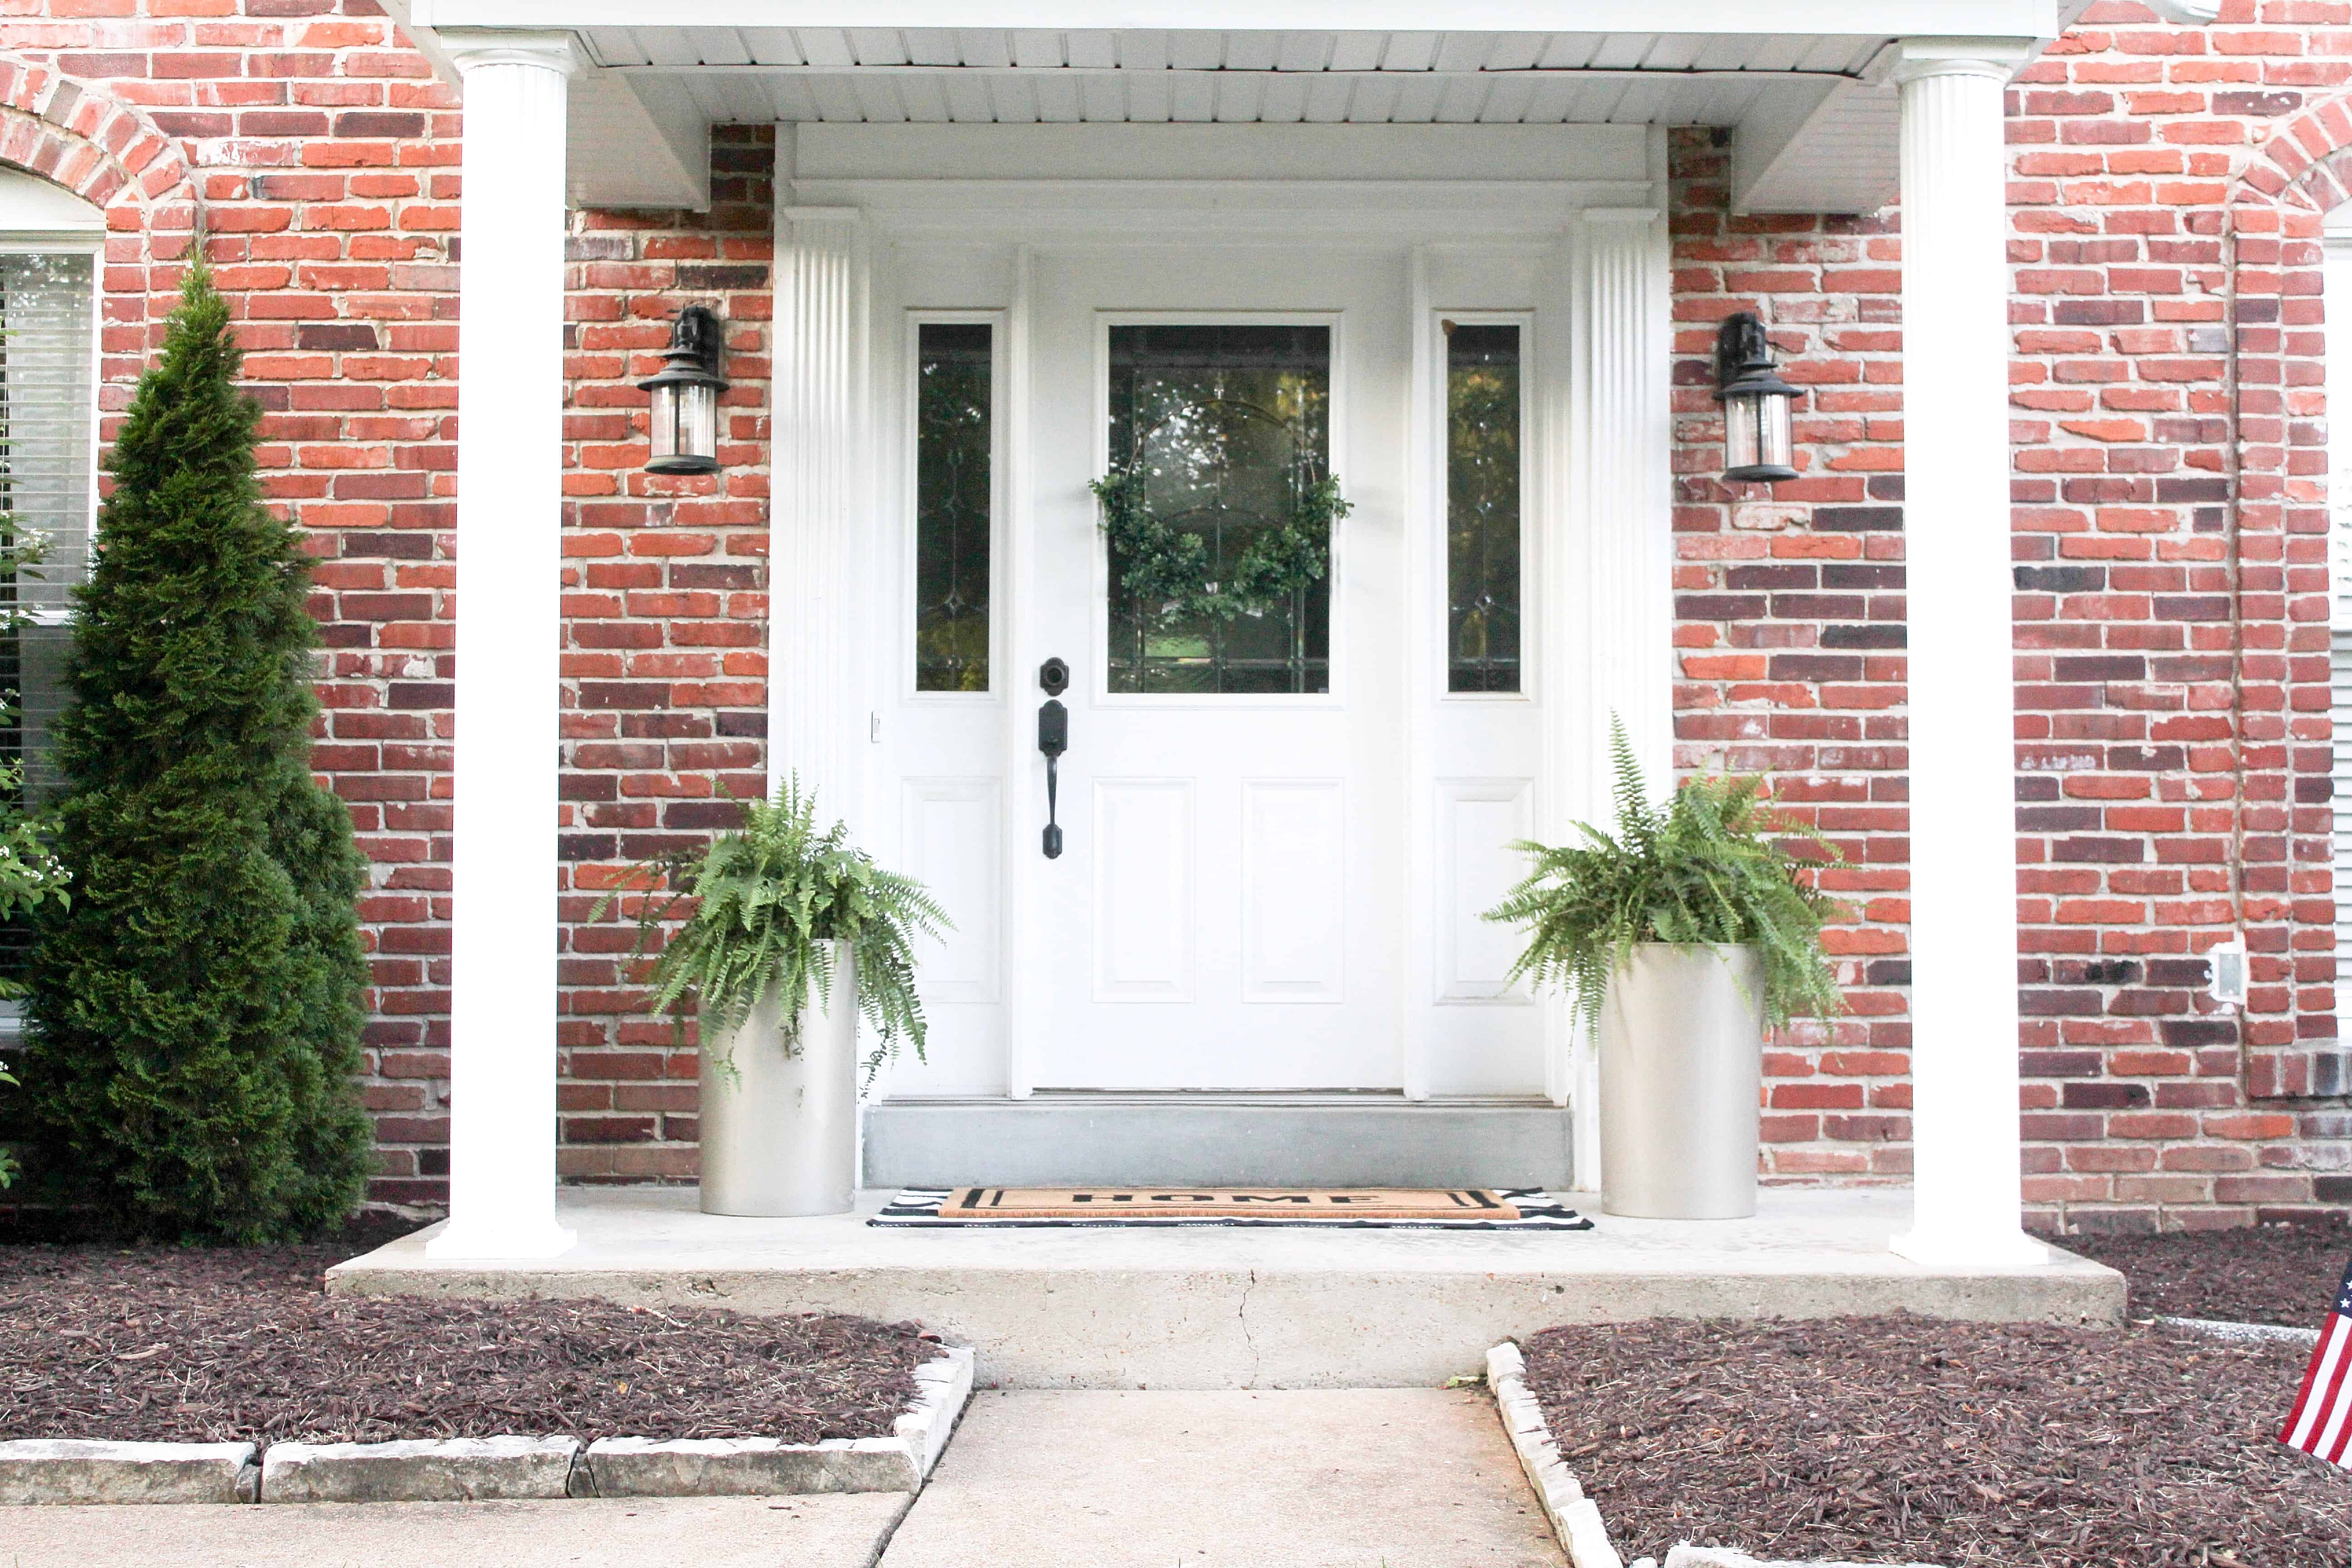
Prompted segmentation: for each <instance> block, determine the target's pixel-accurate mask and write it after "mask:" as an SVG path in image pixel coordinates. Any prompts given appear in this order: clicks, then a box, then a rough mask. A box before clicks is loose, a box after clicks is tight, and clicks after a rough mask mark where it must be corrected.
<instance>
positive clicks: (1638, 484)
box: [1567, 207, 1675, 820]
mask: <svg viewBox="0 0 2352 1568" xmlns="http://www.w3.org/2000/svg"><path fill="white" fill-rule="evenodd" d="M1583 248H1584V288H1585V291H1586V307H1585V310H1584V318H1585V320H1584V334H1583V335H1584V355H1583V363H1582V365H1581V366H1580V369H1581V372H1582V375H1581V378H1580V379H1581V380H1582V383H1583V385H1582V388H1581V390H1582V393H1583V396H1582V398H1581V400H1580V403H1579V405H1578V407H1579V411H1580V415H1581V418H1582V425H1583V428H1582V429H1581V430H1580V432H1579V440H1578V443H1577V447H1578V449H1577V459H1576V468H1575V471H1574V473H1573V475H1572V478H1571V482H1572V483H1574V484H1576V485H1577V486H1578V487H1579V488H1580V489H1581V491H1582V495H1581V497H1580V500H1581V502H1582V504H1581V507H1580V510H1581V511H1582V512H1583V513H1584V522H1585V527H1584V550H1583V552H1582V557H1583V558H1582V560H1581V562H1580V563H1577V564H1578V565H1579V566H1580V569H1581V572H1582V574H1583V578H1584V583H1583V586H1582V589H1581V591H1580V593H1579V594H1578V595H1577V599H1580V600H1582V601H1583V602H1584V604H1585V605H1586V606H1587V608H1588V609H1589V611H1590V613H1589V614H1588V615H1587V616H1585V618H1584V623H1585V627H1586V641H1585V646H1584V647H1583V648H1582V649H1581V652H1582V655H1583V660H1584V662H1583V666H1582V668H1583V670H1584V671H1585V672H1586V673H1585V674H1584V676H1583V679H1581V681H1580V684H1581V685H1583V686H1584V687H1585V688H1586V689H1588V690H1589V692H1590V694H1591V695H1590V698H1589V701H1590V704H1591V706H1590V708H1589V710H1587V713H1586V715H1585V717H1584V721H1583V722H1582V723H1581V724H1580V725H1579V726H1578V729H1579V731H1580V741H1581V743H1582V746H1583V748H1584V755H1583V757H1582V759H1581V766H1580V769H1579V770H1578V771H1579V772H1580V773H1581V774H1582V775H1583V784H1584V790H1585V795H1586V798H1587V801H1588V806H1587V809H1588V810H1591V811H1594V812H1601V813H1604V814H1605V813H1606V812H1607V811H1608V810H1609V785H1610V781H1611V778H1612V773H1611V768H1610V763H1609V724H1610V720H1611V719H1612V716H1613V717H1614V718H1615V719H1616V720H1617V721H1619V722H1621V723H1622V724H1623V725H1624V726H1625V736H1626V739H1627V740H1628V741H1629V742H1632V744H1633V754H1634V755H1635V756H1636V757H1638V758H1639V759H1641V763H1642V767H1643V772H1644V773H1647V774H1648V775H1649V782H1650V790H1651V793H1652V794H1653V795H1657V796H1664V795H1670V794H1672V793H1673V790H1674V776H1675V775H1674V755H1675V725H1674V705H1675V692H1674V668H1675V667H1674V628H1675V615H1674V566H1675V556H1674V425H1673V402H1672V397H1673V389H1672V387H1671V385H1670V377H1671V375H1672V372H1673V360H1674V341H1673V336H1672V331H1671V324H1670V321H1669V314H1668V311H1669V297H1670V292H1671V289H1670V279H1669V274H1668V268H1667V246H1666V219H1665V214H1664V212H1663V211H1661V210H1659V209H1657V208H1655V207H1599V208H1589V209H1587V210H1586V212H1585V214H1584V246H1583ZM1567 602H1570V603H1573V602H1575V601H1573V600H1571V601H1567ZM1596 820H1597V819H1596Z"/></svg>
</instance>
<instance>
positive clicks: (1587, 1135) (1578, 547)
mask: <svg viewBox="0 0 2352 1568" xmlns="http://www.w3.org/2000/svg"><path fill="white" fill-rule="evenodd" d="M1654 163H1655V174H1656V175H1657V177H1658V179H1659V182H1660V187H1659V188H1660V189H1661V190H1663V188H1664V172H1665V171H1664V142H1663V141H1662V140H1661V141H1659V142H1654ZM1566 259H1568V260H1569V261H1570V268H1569V272H1570V276H1569V277H1568V278H1567V279H1565V281H1566V283H1567V285H1568V287H1569V289H1570V295H1571V298H1572V300H1574V310H1573V311H1572V313H1571V317H1570V320H1571V323H1572V324H1571V326H1570V341H1569V342H1568V345H1567V347H1568V351H1569V355H1570V363H1569V371H1570V374H1569V383H1570V395H1569V396H1567V397H1565V398H1549V399H1546V400H1544V401H1543V402H1541V403H1539V404H1538V417H1539V418H1541V419H1543V420H1544V421H1545V426H1544V428H1545V432H1546V437H1547V444H1546V450H1547V451H1562V450H1564V451H1565V453H1566V454H1567V461H1566V462H1564V463H1552V464H1549V466H1548V468H1547V469H1546V470H1545V472H1546V473H1547V475H1548V476H1556V478H1547V479H1546V481H1545V482H1546V484H1547V486H1548V488H1549V486H1550V485H1553V484H1559V485H1560V486H1562V487H1563V488H1564V490H1565V500H1566V502H1567V505H1566V508H1565V510H1566V513H1567V524H1568V526H1567V529H1566V531H1565V534H1564V536H1563V537H1561V538H1560V539H1559V541H1558V542H1559V545H1560V546H1561V547H1560V548H1552V547H1551V546H1550V545H1549V543H1548V544H1547V547H1546V548H1545V550H1544V551H1543V552H1542V554H1541V555H1540V556H1539V558H1538V559H1539V560H1540V561H1541V562H1542V563H1543V567H1542V570H1543V571H1544V574H1545V584H1544V585H1545V590H1546V592H1545V596H1544V597H1543V599H1542V600H1540V601H1539V602H1541V603H1545V604H1549V605H1552V606H1554V608H1553V609H1552V610H1550V611H1549V612H1548V613H1547V616H1546V622H1545V626H1544V627H1543V629H1542V630H1541V632H1540V633H1539V634H1538V645H1537V646H1538V650H1539V657H1541V658H1543V660H1544V665H1543V677H1544V678H1543V681H1542V689H1543V691H1544V693H1545V695H1544V699H1543V700H1544V707H1545V720H1544V777H1545V781H1546V787H1545V789H1544V791H1543V793H1542V795H1541V796H1540V802H1541V805H1540V820H1539V822H1538V837H1541V838H1542V839H1544V840H1545V841H1546V842H1548V843H1553V844H1559V843H1566V842H1569V841H1570V840H1572V839H1573V838H1574V837H1576V829H1575V827H1574V826H1573V825H1574V823H1575V822H1576V821H1577V820H1578V819H1580V818H1581V819H1584V820H1589V821H1592V822H1605V821H1607V820H1608V819H1609V810H1610V806H1609V792H1610V784H1611V777H1612V775H1611V772H1610V765H1609V727H1610V722H1611V721H1612V719H1613V720H1615V721H1618V722H1621V723H1622V724H1623V725H1624V727H1625V734H1626V738H1627V739H1628V740H1629V741H1630V742H1632V744H1633V752H1634V754H1635V755H1636V756H1637V757H1639V758H1640V759H1641V762H1642V766H1643V770H1644V771H1645V772H1646V773H1648V775H1649V781H1650V787H1651V790H1652V792H1653V793H1654V794H1655V795H1661V796H1663V795H1667V794H1670V793H1671V792H1672V791H1673V789H1674V740H1675V731H1674V656H1675V655H1674V510H1673V509H1674V491H1673V483H1674V431H1673V424H1672V420H1673V404H1672V397H1673V387H1672V384H1671V377H1672V374H1673V369H1674V341H1673V324H1672V321H1671V318H1670V314H1669V310H1670V305H1671V298H1672V287H1671V279H1670V274H1669V269H1668V251H1667V240H1666V217H1665V213H1664V209H1663V208H1660V207H1652V206H1642V207H1588V208H1586V209H1585V210H1584V211H1583V212H1582V213H1581V214H1580V216H1579V218H1578V223H1577V227H1576V230H1575V234H1574V237H1573V243H1572V246H1571V247H1570V254H1569V257H1568V258H1566ZM1555 320H1557V317H1555ZM1542 1005H1544V1006H1545V1008H1546V1009H1547V1013H1546V1016H1545V1024H1544V1034H1545V1039H1546V1042H1547V1050H1546V1052H1545V1056H1546V1063H1547V1074H1546V1076H1547V1078H1548V1079H1549V1084H1548V1087H1549V1089H1550V1092H1551V1094H1552V1097H1553V1099H1554V1100H1565V1101H1566V1102H1567V1103H1568V1104H1569V1105H1570V1107H1571V1108H1572V1109H1573V1110H1574V1114H1575V1119H1576V1121H1575V1137H1574V1140H1573V1145H1572V1146H1573V1148H1574V1150H1575V1152H1576V1183H1577V1185H1578V1186H1580V1187H1590V1188H1598V1187H1599V1186H1600V1184H1601V1122H1600V1094H1601V1075H1600V1064H1599V1058H1598V1056H1597V1055H1596V1053H1595V1042H1594V1041H1592V1040H1591V1039H1590V1038H1587V1037H1585V1036H1584V1034H1583V1031H1582V1030H1580V1028H1579V1027H1578V1026H1577V1024H1576V1017H1575V1012H1574V1010H1573V1009H1572V1008H1571V1007H1570V1006H1569V1005H1568V1004H1567V1002H1566V1001H1565V999H1563V998H1559V997H1548V998H1546V999H1545V1000H1544V1002H1543V1004H1542Z"/></svg>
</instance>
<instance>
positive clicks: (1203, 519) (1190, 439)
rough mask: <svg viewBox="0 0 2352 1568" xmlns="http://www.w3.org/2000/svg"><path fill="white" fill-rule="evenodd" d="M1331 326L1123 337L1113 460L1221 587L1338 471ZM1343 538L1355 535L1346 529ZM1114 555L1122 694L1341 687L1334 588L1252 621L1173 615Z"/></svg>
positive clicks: (1112, 675)
mask: <svg viewBox="0 0 2352 1568" xmlns="http://www.w3.org/2000/svg"><path fill="white" fill-rule="evenodd" d="M1330 427H1331V329H1330V328H1329V327H1328V326H1272V325H1258V324H1241V323H1220V324H1205V323H1202V324H1173V325H1170V324H1155V325H1117V326H1113V327H1112V328H1111V329H1110V464H1111V468H1112V470H1113V471H1114V472H1125V473H1129V474H1134V475H1138V476H1139V477H1140V478H1141V479H1142V481H1143V500H1144V505H1145V506H1146V507H1147V508H1148V509H1149V510H1150V514H1151V515H1152V517H1153V518H1155V519H1156V520H1158V521H1160V522H1163V523H1165V524H1166V525H1167V526H1169V527H1170V528H1171V529H1174V530H1177V531H1181V532H1183V533H1188V534H1192V535H1196V536H1198V537H1199V538H1200V539H1201V541H1202V543H1203V544H1204V545H1205V546H1206V551H1207V560H1208V567H1207V573H1208V580H1209V581H1212V582H1214V581H1216V580H1218V578H1219V574H1223V573H1229V572H1230V571H1231V570H1232V569H1233V567H1234V563H1237V562H1239V561H1240V560H1241V558H1242V555H1243V553H1244V552H1245V551H1247V550H1248V549H1249V547H1250V545H1251V543H1252V542H1255V540H1257V539H1258V538H1260V537H1261V536H1263V535H1265V534H1266V533H1267V532H1268V531H1276V530H1279V529H1282V528H1284V527H1286V526H1287V525H1288V524H1289V523H1290V522H1291V521H1292V517H1293V514H1294V511H1295V509H1296V508H1297V504H1298V500H1299V498H1300V497H1301V496H1302V495H1303V494H1304V493H1305V492H1306V490H1307V487H1309V486H1311V485H1313V484H1314V483H1316V482H1317V481H1318V480H1319V479H1321V478H1322V477H1323V476H1324V475H1325V474H1326V473H1328V471H1329V468H1330V445H1331V428H1330ZM1341 526H1345V525H1344V524H1343V525H1341ZM1134 564H1135V563H1133V562H1131V561H1130V560H1129V559H1127V558H1126V552H1122V551H1120V550H1118V549H1116V548H1114V549H1113V550H1112V551H1111V559H1110V588H1109V594H1110V606H1109V608H1110V614H1109V617H1108V619H1109V627H1110V630H1109V647H1108V650H1107V668H1108V682H1109V689H1111V690H1112V691H1113V692H1120V693H1194V694H1215V695H1278V694H1283V693H1297V694H1304V693H1319V692H1328V691H1329V690H1330V689H1331V577H1330V574H1329V573H1328V571H1327V572H1325V573H1324V574H1323V575H1322V576H1321V577H1320V578H1318V579H1317V580H1316V581H1315V582H1313V583H1312V584H1308V585H1307V586H1306V587H1304V588H1300V589H1297V590H1295V591H1294V592H1292V593H1291V595H1289V600H1288V603H1287V604H1284V605H1276V606H1272V607H1268V608H1265V609H1262V610H1260V611H1259V612H1258V613H1255V614H1248V613H1244V614H1239V615H1234V616H1222V615H1216V614H1202V615H1173V616H1171V615H1170V614H1169V613H1167V609H1166V601H1165V600H1164V599H1161V600H1152V599H1150V597H1149V596H1147V595H1139V594H1137V593H1135V592H1131V591H1130V590H1129V588H1128V587H1127V585H1126V579H1127V577H1128V576H1129V573H1130V569H1131V568H1132V567H1133V565H1134Z"/></svg>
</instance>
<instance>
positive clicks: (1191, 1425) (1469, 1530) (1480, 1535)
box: [881, 1388, 1565, 1568]
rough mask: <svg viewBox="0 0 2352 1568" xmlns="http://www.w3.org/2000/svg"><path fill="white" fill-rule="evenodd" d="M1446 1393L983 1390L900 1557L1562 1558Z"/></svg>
mask: <svg viewBox="0 0 2352 1568" xmlns="http://www.w3.org/2000/svg"><path fill="white" fill-rule="evenodd" d="M1564 1562H1565V1559H1564V1558H1563V1557H1562V1556H1561V1555H1560V1552H1559V1547H1558V1546H1557V1545H1555V1544H1554V1543H1553V1542H1552V1538H1551V1533H1550V1531H1549V1529H1548V1528H1547V1527H1546V1526H1545V1523H1544V1520H1543V1515H1542V1514H1541V1513H1540V1512H1539V1511H1538V1510H1537V1507H1536V1502H1535V1499H1534V1497H1533V1496H1532V1495H1531V1494H1530V1493H1529V1491H1528V1485H1527V1480H1526V1479H1525V1478H1524V1477H1523V1476H1522V1475H1521V1474H1520V1473H1519V1468H1518V1463H1517V1459H1515V1458H1513V1457H1512V1454H1511V1449H1510V1446H1509V1445H1508V1444H1507V1443H1506V1442H1505V1441H1504V1439H1503V1433H1502V1426H1501V1424H1500V1423H1499V1422H1497V1421H1496V1417H1495V1407H1494V1405H1492V1404H1490V1403H1489V1402H1488V1401H1487V1399H1486V1396H1485V1395H1484V1394H1477V1393H1473V1392H1455V1391H1448V1390H1443V1389H1422V1388H1404V1389H1347V1390H1313V1391H1300V1392H1292V1393H1275V1392H1259V1393H1167V1394H1161V1393H1110V1392H1085V1393H1069V1394H1044V1393H1025V1392H1016V1393H1011V1394H989V1393H982V1394H974V1395H973V1396H972V1403H971V1408H970V1410H969V1411H968V1412H967V1413H966V1415H965V1416H964V1419H963V1425H962V1426H961V1428H960V1429H959V1430H958V1431H957V1433H956V1436H955V1441H954V1442H953V1444H952V1445H950V1447H949V1449H948V1452H947V1458H945V1459H943V1460H941V1461H940V1468H939V1469H938V1471H937V1472H935V1473H934V1474H933V1476H932V1478H931V1482H930V1485H929V1486H928V1487H926V1488H925V1489H924V1490H923V1494H922V1495H921V1496H920V1497H919V1498H918V1499H916V1500H915V1506H914V1507H913V1508H912V1509H911V1510H908V1514H907V1517H906V1520H905V1521H903V1522H902V1523H901V1524H900V1525H899V1526H898V1533H897V1534H896V1535H894V1536H892V1537H891V1540H890V1545H889V1549H888V1550H887V1552H884V1553H883V1556H882V1564H881V1568H1013V1565H1025V1564H1032V1563H1071V1564H1079V1563H1083V1564H1085V1565H1086V1568H1381V1565H1382V1564H1384V1563H1385V1564H1387V1565H1388V1568H1562V1564H1563V1563H1564Z"/></svg>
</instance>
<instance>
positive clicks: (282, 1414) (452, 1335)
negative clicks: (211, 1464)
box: [0, 1236, 939, 1443]
mask: <svg viewBox="0 0 2352 1568" xmlns="http://www.w3.org/2000/svg"><path fill="white" fill-rule="evenodd" d="M381 1239H385V1238H384V1237H381V1236H378V1237H362V1238H360V1239H359V1241H358V1242H357V1244H356V1245H354V1244H353V1242H352V1240H351V1239H349V1238H346V1239H344V1240H341V1241H339V1242H337V1243H333V1244H326V1245H320V1246H312V1247H221V1248H214V1249H201V1248H173V1247H138V1248H111V1247H0V1439H5V1438H12V1437H105V1438H118V1439H130V1440H152V1441H159V1442H221V1441H228V1440H236V1441H258V1442H271V1441H291V1440H302V1441H308V1442H360V1443H373V1442H382V1441H385V1440H388V1439H393V1438H402V1437H422V1438H436V1437H487V1436H499V1435H503V1434H522V1435H530V1436H540V1435H548V1436H562V1435H570V1436H578V1437H581V1438H583V1439H593V1438H596V1437H609V1436H644V1437H755V1436H757V1437H781V1438H782V1439H784V1440H785V1441H787V1442H793V1443H808V1442H814V1441H817V1440H818V1439H820V1438H825V1437H878V1436H889V1434H890V1429H891V1422H892V1420H893V1419H894V1418H895V1417H896V1416H897V1415H898V1414H899V1413H900V1412H902V1411H903V1410H904V1409H905V1408H906V1406H907V1405H908V1402H909V1401H910V1400H911V1399H912V1398H913V1397H914V1379H913V1377H912V1375H911V1374H912V1373H913V1370H914V1369H915V1368H916V1367H917V1366H919V1365H920V1364H922V1363H924V1362H926V1361H929V1360H930V1359H931V1358H932V1357H933V1356H935V1355H937V1354H938V1353H939V1350H938V1346H937V1345H936V1344H935V1343H929V1342H925V1341H924V1340H923V1339H922V1338H921V1337H919V1331H918V1330H917V1329H916V1328H915V1326H914V1325H913V1324H910V1323H898V1324H887V1325H886V1324H882V1323H877V1322H872V1321H868V1320H866V1319H864V1318H851V1317H843V1316H839V1315H835V1314H832V1313H808V1314H804V1315H802V1316H797V1317H779V1318H766V1317H748V1316H745V1315H743V1314H740V1313H736V1312H728V1311H719V1310H709V1309H687V1308H675V1309H673V1308H662V1309H659V1310H656V1309H653V1308H647V1307H624V1306H617V1305H614V1304H613V1303H611V1302H606V1301H567V1300H532V1301H443V1300H425V1299H423V1298H397V1297H395V1298H367V1297H352V1296H332V1297H331V1296H328V1295H327V1294H325V1292H324V1291H323V1290H322V1289H321V1288H320V1275H321V1274H322V1273H323V1272H324V1270H325V1269H326V1268H328V1266H329V1265H331V1264H334V1263H339V1262H341V1260H342V1259H344V1258H349V1257H352V1255H353V1253H354V1252H355V1251H357V1250H360V1249H361V1248H362V1247H365V1246H367V1245H369V1243H370V1242H371V1241H373V1240H381Z"/></svg>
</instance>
